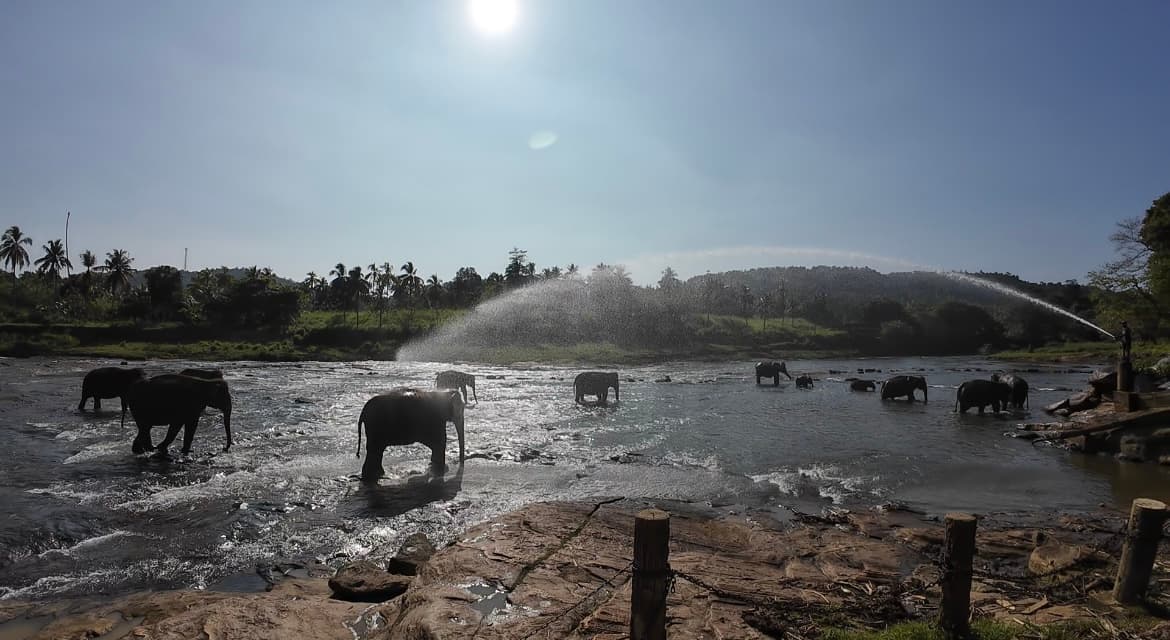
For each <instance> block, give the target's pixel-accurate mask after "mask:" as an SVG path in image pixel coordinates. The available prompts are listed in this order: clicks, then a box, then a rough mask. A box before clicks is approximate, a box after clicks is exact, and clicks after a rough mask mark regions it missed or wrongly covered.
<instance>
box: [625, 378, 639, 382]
mask: <svg viewBox="0 0 1170 640" xmlns="http://www.w3.org/2000/svg"><path fill="white" fill-rule="evenodd" d="M626 382H637V380H635V379H633V378H626Z"/></svg>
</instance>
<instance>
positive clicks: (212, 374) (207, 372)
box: [179, 369, 223, 380]
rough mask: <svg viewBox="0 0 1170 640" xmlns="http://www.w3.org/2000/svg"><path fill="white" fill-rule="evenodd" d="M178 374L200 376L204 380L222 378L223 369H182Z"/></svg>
mask: <svg viewBox="0 0 1170 640" xmlns="http://www.w3.org/2000/svg"><path fill="white" fill-rule="evenodd" d="M179 375H181V376H191V377H192V378H202V379H204V380H223V371H221V370H219V369H183V370H182V371H180V372H179Z"/></svg>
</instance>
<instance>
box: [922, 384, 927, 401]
mask: <svg viewBox="0 0 1170 640" xmlns="http://www.w3.org/2000/svg"><path fill="white" fill-rule="evenodd" d="M926 402H927V399H926V383H925V382H923V383H922V404H926Z"/></svg>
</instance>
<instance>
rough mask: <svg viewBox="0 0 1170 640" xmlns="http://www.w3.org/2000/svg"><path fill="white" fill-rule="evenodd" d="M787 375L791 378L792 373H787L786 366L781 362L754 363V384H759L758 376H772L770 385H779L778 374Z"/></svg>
mask: <svg viewBox="0 0 1170 640" xmlns="http://www.w3.org/2000/svg"><path fill="white" fill-rule="evenodd" d="M782 373H783V374H784V375H786V376H788V379H789V380H791V379H792V374H790V373H788V367H787V366H785V365H784V363H783V362H776V361H775V360H773V361H771V362H757V363H756V384H760V378H772V386H773V387H778V386H780V374H782Z"/></svg>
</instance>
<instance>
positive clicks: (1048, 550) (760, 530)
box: [0, 498, 1170, 640]
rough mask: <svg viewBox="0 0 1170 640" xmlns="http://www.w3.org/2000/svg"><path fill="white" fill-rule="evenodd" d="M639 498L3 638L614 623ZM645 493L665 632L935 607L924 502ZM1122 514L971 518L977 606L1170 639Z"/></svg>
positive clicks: (857, 618)
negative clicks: (661, 581)
mask: <svg viewBox="0 0 1170 640" xmlns="http://www.w3.org/2000/svg"><path fill="white" fill-rule="evenodd" d="M648 505H649V503H648V502H646V501H640V500H630V499H620V498H619V499H598V500H596V501H595V502H572V503H564V502H561V503H536V504H531V505H528V506H526V507H524V508H522V509H519V510H517V511H513V512H510V513H507V514H504V515H502V516H499V517H497V518H495V519H493V520H490V521H488V522H484V523H482V524H480V525H477V526H475V527H472V528H471V529H469V530H467V531H466V532H464V533H463V534H462V535H460V536H458V537H457V538H456V540H455V541H454V542H453V543H452V544H450V545H448V546H447V547H445V548H443V549H440V550H438V551H436V552H435V553H434V555H431V556H430V557H429V558H428V557H427V556H428V554H429V551H430V550H429V549H427V548H426V546H428V543H426V541H425V539H422V540H420V539H419V538H417V537H414V538H411V539H410V540H408V541H407V542H406V543H404V545H403V547H404V549H403V551H402V552H400V554H399V555H398V556H397V559H396V560H394V561H392V562H391V563H389V569H391V570H393V571H394V572H393V573H392V572H391V571H390V570H387V569H388V567H387V565H385V564H375V563H373V562H370V561H359V562H357V563H353V564H351V565H348V566H346V567H343V568H341V569H340V570H339V571H338V572H337V575H335V576H329V575H328V573H327V571H326V570H324V569H325V568H324V567H322V568H319V569H318V570H317V571H312V572H310V573H309V574H307V575H302V576H301V577H295V578H294V577H288V578H284V579H279V580H277V581H276V583H275V584H274V585H273V586H272V587H271V588H270V590H269V591H267V592H264V593H226V592H212V591H194V590H181V591H164V592H144V593H137V594H133V595H129V596H125V597H121V598H118V599H115V600H106V601H98V600H88V599H81V600H69V601H59V602H48V603H40V602H19V601H8V602H0V639H2V640H9V639H14V638H31V639H38V640H39V639H48V638H54V639H55V638H103V639H106V640H116V639H118V638H160V639H163V638H168V639H169V638H197V637H206V638H211V639H228V638H255V639H266V638H273V639H275V638H281V639H282V640H283V639H286V638H289V637H312V638H337V639H338V640H352V639H354V638H419V639H424V638H473V637H474V638H479V639H491V638H500V639H503V638H525V637H530V636H531V637H540V638H545V637H549V638H613V639H616V638H621V637H625V636H626V635H627V627H628V614H629V602H630V582H629V581H630V572H629V569H630V564H631V561H630V559H631V556H632V544H633V543H632V532H633V521H634V514H635V513H636V512H637V511H638V510H640V509H642V508H645V507H646V506H648ZM656 506H658V507H659V508H662V509H665V510H667V511H668V512H670V513H671V518H672V519H671V555H670V563H671V566H672V568H673V569H674V570H675V572H676V576H675V581H674V588H673V591H672V592H671V593H670V595H669V598H668V625H669V635H670V637H671V638H672V639H678V638H710V637H718V638H785V637H799V638H816V637H819V635H820V633H821V632H822V631H823V630H825V629H829V628H855V629H867V628H881V627H884V626H886V625H889V624H892V623H896V622H902V621H909V620H930V619H931V618H932V617H933V616H934V615H936V607H937V603H938V598H939V591H938V587H937V586H936V581H937V579H938V576H939V570H938V566H937V562H936V559H937V557H938V552H939V548H940V545H941V542H942V527H941V525H940V523H939V521H938V518H937V517H934V516H929V515H926V514H920V513H913V512H910V511H906V510H902V509H898V508H891V507H886V508H874V509H870V510H865V511H856V512H847V511H833V512H827V513H825V514H822V515H810V514H801V513H796V512H794V513H793V515H792V517H791V518H788V519H785V520H784V521H779V520H775V519H774V518H773V517H772V516H770V515H764V512H759V513H756V512H752V511H747V512H743V511H738V510H735V509H716V508H711V507H701V506H696V505H691V504H677V503H657V504H656ZM1124 523H1125V514H1122V513H1118V512H1113V511H1102V512H1099V513H1096V514H1093V515H1086V516H1072V515H1059V514H1043V513H1037V514H1025V515H1020V514H1012V515H1003V514H1001V515H997V514H987V515H984V516H982V517H981V519H980V523H979V535H978V539H977V553H976V561H975V578H974V583H973V589H972V591H973V593H972V603H973V607H974V612H975V616H976V617H978V618H996V619H1001V620H1005V621H1010V622H1011V623H1012V624H1019V625H1021V627H1020V628H1021V630H1023V629H1025V628H1026V627H1025V626H1024V625H1032V624H1036V625H1045V624H1051V623H1064V622H1070V621H1074V622H1075V621H1086V620H1091V621H1095V622H1098V623H1099V622H1100V621H1107V622H1108V621H1114V622H1116V623H1117V624H1122V623H1124V624H1127V625H1130V627H1131V628H1132V626H1133V625H1134V624H1135V619H1136V620H1138V622H1137V624H1138V626H1140V627H1141V628H1142V629H1144V631H1143V636H1142V637H1168V638H1170V626H1167V624H1166V623H1162V626H1159V621H1158V619H1157V618H1155V617H1152V616H1149V615H1148V614H1144V613H1141V612H1140V611H1137V610H1134V609H1132V608H1130V609H1123V608H1121V607H1119V606H1117V605H1115V604H1111V603H1110V598H1109V590H1110V589H1111V587H1112V576H1113V571H1114V569H1115V566H1116V561H1117V557H1118V555H1119V552H1120V547H1121V544H1122V540H1123V535H1122V534H1121V531H1122V529H1123V527H1124ZM1163 546H1164V547H1165V545H1163ZM1159 560H1160V561H1159V562H1158V563H1157V564H1156V565H1155V575H1154V580H1153V582H1152V584H1153V585H1154V587H1153V592H1152V593H1151V596H1150V600H1151V602H1152V603H1153V606H1155V607H1164V605H1165V604H1170V598H1167V599H1166V600H1163V594H1162V593H1161V592H1160V591H1159V587H1158V585H1160V584H1161V583H1162V582H1170V552H1167V550H1166V549H1164V548H1163V549H1162V550H1161V551H1160V557H1159ZM412 570H413V571H414V572H415V574H416V575H410V572H411V571H412ZM355 585H356V588H357V590H358V592H357V593H355V592H354V590H353V589H354V587H355ZM365 587H370V588H369V589H365ZM371 594H372V595H371ZM342 597H344V598H351V599H358V600H376V602H373V603H371V602H351V601H348V600H343V599H340V598H342ZM1163 610H1164V609H1163ZM1135 616H1136V618H1135ZM1111 624H1112V622H1111ZM1163 633H1164V634H1166V635H1165V636H1162V635H1159V634H1163Z"/></svg>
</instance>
